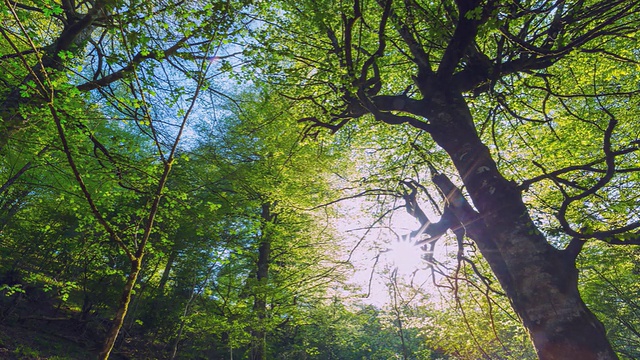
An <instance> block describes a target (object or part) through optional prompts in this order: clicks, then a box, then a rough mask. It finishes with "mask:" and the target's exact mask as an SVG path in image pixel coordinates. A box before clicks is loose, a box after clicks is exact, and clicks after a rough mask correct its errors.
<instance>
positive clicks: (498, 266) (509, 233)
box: [425, 90, 617, 360]
mask: <svg viewBox="0 0 640 360" xmlns="http://www.w3.org/2000/svg"><path fill="white" fill-rule="evenodd" d="M445 91H446V90H445ZM445 91H442V90H440V91H438V90H436V91H434V93H433V94H436V95H433V94H430V97H429V101H428V103H427V104H425V105H427V106H426V108H427V109H428V112H429V116H428V119H429V122H430V124H431V126H432V131H431V135H432V136H433V139H434V140H435V141H436V142H437V143H438V145H440V146H441V147H442V148H443V149H444V150H445V151H446V152H447V153H448V154H449V156H450V157H451V159H452V160H453V163H454V165H455V167H456V169H457V171H458V173H459V174H460V176H461V178H462V181H463V183H464V185H465V187H466V189H467V191H468V193H469V196H470V197H471V200H472V201H473V204H474V206H475V208H476V209H477V213H475V212H474V213H475V215H470V213H471V210H470V209H471V207H470V205H469V204H468V203H466V200H464V198H462V196H461V195H460V194H459V191H458V197H457V198H456V196H455V195H456V194H455V192H451V191H445V192H447V193H448V194H446V195H447V196H448V202H449V206H450V207H451V208H452V209H453V212H454V213H455V214H456V216H457V217H458V219H459V220H460V222H461V223H462V224H463V225H464V227H465V230H466V232H467V236H469V237H470V238H471V239H473V240H474V241H475V242H476V244H477V246H478V248H479V249H480V251H481V253H482V255H483V256H484V257H485V259H486V260H487V262H488V263H489V265H490V266H491V269H492V270H493V272H494V273H495V275H496V277H497V278H498V280H499V281H500V284H501V285H502V288H503V289H504V291H505V293H506V294H507V296H508V298H509V299H510V301H511V303H512V306H513V308H514V310H515V311H516V313H517V314H518V315H519V316H520V318H521V320H522V323H523V324H524V326H525V327H526V328H527V330H528V332H529V334H530V337H531V340H532V342H533V344H534V346H535V349H536V351H537V354H538V357H539V358H540V359H544V360H552V359H581V360H590V359H593V360H596V359H598V360H604V359H617V356H616V354H615V352H614V351H613V350H612V348H611V345H610V344H609V342H608V340H607V338H606V334H605V329H604V327H603V325H602V323H600V321H599V320H598V319H597V318H596V317H595V315H593V313H592V312H591V311H590V310H589V309H588V308H587V307H586V305H585V304H584V302H583V301H582V299H581V297H580V294H579V292H578V287H577V284H578V271H577V269H576V267H575V254H571V253H569V252H568V251H564V250H558V249H556V248H554V247H553V246H551V245H550V244H549V243H548V242H547V241H546V239H545V237H544V235H543V234H542V233H540V231H538V229H537V228H536V226H535V224H534V223H533V221H532V220H531V218H530V216H529V213H528V210H527V208H526V206H525V204H524V202H523V200H522V195H521V193H520V192H519V190H518V189H517V186H516V184H515V183H514V182H511V181H508V180H506V179H505V178H504V176H502V174H501V173H500V172H499V171H498V169H497V165H496V163H495V162H494V161H493V159H492V157H491V154H490V152H489V149H488V148H487V147H486V146H485V145H484V144H483V143H482V142H481V140H480V138H479V136H478V134H477V132H476V130H475V126H474V124H473V119H472V116H471V113H470V111H469V108H468V106H467V104H466V102H465V100H464V98H463V96H462V95H461V94H459V93H455V92H449V93H446V92H445ZM425 102H426V101H425ZM438 180H439V179H437V178H434V182H437V181H438ZM440 180H441V179H440Z"/></svg>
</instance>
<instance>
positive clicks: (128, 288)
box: [98, 257, 142, 360]
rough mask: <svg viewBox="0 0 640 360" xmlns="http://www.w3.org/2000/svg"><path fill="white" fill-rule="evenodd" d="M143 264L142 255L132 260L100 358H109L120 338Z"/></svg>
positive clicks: (102, 359) (104, 359)
mask: <svg viewBox="0 0 640 360" xmlns="http://www.w3.org/2000/svg"><path fill="white" fill-rule="evenodd" d="M141 264H142V258H141V257H138V258H137V259H135V260H133V261H131V270H130V271H129V276H128V277H127V283H126V284H125V286H124V289H123V290H122V295H121V297H120V304H119V306H118V310H117V311H116V316H115V317H114V319H113V323H112V324H111V329H109V333H108V334H107V337H106V339H105V342H104V344H103V346H102V350H101V351H100V354H99V355H98V359H100V360H107V359H108V358H109V355H110V354H111V350H113V345H114V344H115V343H116V340H117V339H118V333H119V332H120V329H121V328H122V324H123V323H124V317H125V316H126V315H127V310H128V308H129V303H130V302H131V294H132V293H133V288H134V286H135V285H136V280H137V279H138V275H139V274H140V269H141V267H142V266H141Z"/></svg>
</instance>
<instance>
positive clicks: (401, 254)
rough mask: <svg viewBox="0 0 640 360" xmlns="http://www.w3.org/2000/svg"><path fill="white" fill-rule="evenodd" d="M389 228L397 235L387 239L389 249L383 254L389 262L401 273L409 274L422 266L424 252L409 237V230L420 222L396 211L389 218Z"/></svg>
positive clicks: (415, 227)
mask: <svg viewBox="0 0 640 360" xmlns="http://www.w3.org/2000/svg"><path fill="white" fill-rule="evenodd" d="M391 228H392V230H393V232H394V233H395V234H396V235H397V237H396V239H390V240H389V243H388V249H389V250H388V251H386V252H385V254H384V255H385V258H386V260H387V261H388V262H389V264H390V265H392V266H395V267H397V268H398V272H399V273H403V274H410V273H412V272H414V271H415V270H417V269H419V268H422V267H424V261H423V260H422V255H423V254H424V252H423V251H422V250H421V249H420V247H419V246H416V245H415V239H412V238H411V237H410V233H411V231H415V230H417V229H419V228H420V223H418V221H417V220H416V219H414V218H413V217H412V216H410V215H409V214H406V213H397V214H394V217H393V219H392V220H391Z"/></svg>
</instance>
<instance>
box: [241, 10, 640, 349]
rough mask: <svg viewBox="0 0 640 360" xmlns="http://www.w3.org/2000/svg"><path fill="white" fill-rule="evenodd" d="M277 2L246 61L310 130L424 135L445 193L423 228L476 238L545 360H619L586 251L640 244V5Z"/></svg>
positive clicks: (424, 153) (420, 149) (421, 141)
mask: <svg viewBox="0 0 640 360" xmlns="http://www.w3.org/2000/svg"><path fill="white" fill-rule="evenodd" d="M278 5H279V7H277V8H276V7H275V6H274V8H273V9H272V10H274V13H273V14H274V15H276V16H273V17H269V15H268V14H266V15H263V16H264V24H265V25H264V26H262V27H260V28H258V29H257V33H256V37H257V39H258V40H257V41H256V43H259V44H265V46H264V47H260V46H255V47H254V48H253V49H250V50H249V51H247V53H248V54H250V55H252V56H254V66H260V67H261V69H262V70H263V73H266V74H265V79H266V81H269V82H272V83H276V84H279V85H282V87H281V89H282V90H281V91H282V92H284V93H285V94H286V95H287V96H289V97H290V98H293V99H297V100H299V101H301V102H307V103H309V104H311V105H312V106H315V108H316V109H317V112H316V113H312V114H309V116H307V117H306V118H303V119H300V121H302V122H304V123H306V124H308V128H307V136H318V135H319V134H320V131H321V130H323V129H325V130H328V131H331V132H336V131H338V130H342V131H350V133H351V134H355V135H357V134H358V133H363V136H364V135H366V134H368V133H369V130H368V129H369V126H375V125H374V124H386V125H388V126H390V127H391V128H392V129H396V128H407V127H411V128H414V129H415V132H416V133H419V134H417V135H416V137H415V140H411V141H413V144H414V148H415V149H416V150H415V153H414V154H415V156H416V157H421V158H423V159H421V160H426V161H429V162H431V170H432V180H433V183H434V184H435V185H436V186H437V188H438V189H439V191H440V192H441V193H442V194H443V195H444V196H445V197H446V207H445V211H444V214H443V216H442V219H441V220H440V222H437V223H432V222H427V221H428V219H426V218H425V219H424V220H423V232H426V233H427V234H431V233H436V232H439V233H440V234H441V233H442V232H444V231H442V230H443V229H444V230H445V231H446V229H447V228H448V229H452V230H457V229H461V230H463V234H462V235H463V236H465V237H466V238H469V239H471V240H473V242H474V244H475V246H477V247H478V248H479V250H480V252H481V253H482V256H483V257H484V259H486V261H487V262H488V264H489V265H490V267H491V270H492V272H493V273H494V274H495V276H496V278H497V279H498V281H499V282H500V285H501V286H502V289H503V290H504V292H505V293H506V295H507V297H508V298H509V301H510V303H511V304H512V306H513V308H514V310H515V312H516V313H517V315H518V316H519V318H520V319H521V321H522V323H523V325H524V326H525V327H526V328H527V330H528V332H529V335H530V338H531V340H532V342H533V344H534V346H535V348H536V351H537V354H538V356H539V357H540V358H541V359H566V358H581V359H614V358H616V357H617V356H616V353H615V352H614V351H613V349H612V347H611V345H610V343H609V341H608V340H607V338H606V333H605V330H604V327H603V326H602V323H601V322H600V321H599V320H598V319H597V318H596V317H595V316H594V315H593V313H592V312H591V311H590V310H589V309H588V308H587V306H586V305H585V303H584V301H583V300H582V299H581V297H580V294H579V292H578V270H577V268H576V257H577V256H578V255H579V254H580V251H581V249H582V247H583V245H584V243H586V242H587V241H603V242H606V243H609V244H614V245H637V244H640V237H639V234H638V228H639V227H640V221H638V218H637V215H634V214H637V210H638V209H637V201H636V197H635V195H633V190H631V189H633V188H634V187H637V185H638V183H637V181H638V179H639V177H638V174H639V170H640V169H638V168H637V159H638V150H639V149H640V146H639V145H640V143H639V142H638V138H637V133H638V125H637V122H636V121H635V118H636V117H637V115H638V114H637V108H638V106H637V104H638V96H637V95H638V89H637V86H636V84H637V82H638V76H637V71H636V69H635V67H636V66H637V64H638V63H639V59H638V53H637V52H636V51H633V50H630V49H635V48H636V47H637V41H638V38H637V30H636V29H637V27H638V23H639V21H640V19H639V17H638V14H639V12H640V6H639V5H638V3H637V2H635V1H630V0H618V1H597V0H596V1H567V0H557V1H526V2H521V1H517V2H511V1H497V0H489V1H479V0H470V1H465V0H459V1H454V2H451V1H435V2H423V1H404V2H394V1H391V0H388V1H385V0H380V1H377V2H361V1H358V0H354V1H352V2H349V3H340V4H333V3H332V2H329V1H327V2H322V3H317V2H315V1H313V2H306V1H296V2H287V1H281V2H279V3H278ZM283 15H286V16H283ZM251 50H253V51H251ZM372 118H373V119H374V120H371V119H372ZM389 131H391V130H389ZM407 141H410V140H409V139H407ZM442 151H444V153H446V155H447V157H448V160H447V161H439V162H436V161H434V160H435V159H441V157H440V156H438V154H441V153H442ZM451 166H452V167H451ZM423 168H424V167H423ZM451 171H454V172H451ZM447 173H449V174H451V175H447ZM453 174H455V177H454V179H453V180H451V177H453ZM399 180H402V179H399ZM456 184H458V185H456ZM437 236H438V234H434V237H435V238H437Z"/></svg>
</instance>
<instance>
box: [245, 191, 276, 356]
mask: <svg viewBox="0 0 640 360" xmlns="http://www.w3.org/2000/svg"><path fill="white" fill-rule="evenodd" d="M261 217H262V227H261V228H262V234H261V238H260V247H259V248H258V263H257V270H256V280H257V287H256V290H255V294H254V296H255V300H254V302H253V311H254V312H255V313H256V315H257V320H258V321H257V326H255V327H254V328H253V329H252V331H251V360H265V359H266V352H267V351H266V345H267V344H266V336H267V333H266V329H265V319H266V317H267V293H266V292H267V289H266V286H267V284H268V282H269V263H270V261H271V238H270V234H269V231H270V230H269V229H268V223H270V222H273V221H275V218H276V214H273V213H272V212H271V204H270V203H265V204H262V213H261Z"/></svg>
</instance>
